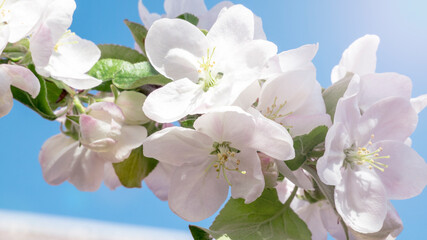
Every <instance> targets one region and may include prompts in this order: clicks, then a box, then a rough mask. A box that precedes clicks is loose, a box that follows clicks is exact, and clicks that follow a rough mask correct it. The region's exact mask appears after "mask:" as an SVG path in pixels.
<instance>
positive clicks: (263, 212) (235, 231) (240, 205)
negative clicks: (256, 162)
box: [202, 188, 311, 240]
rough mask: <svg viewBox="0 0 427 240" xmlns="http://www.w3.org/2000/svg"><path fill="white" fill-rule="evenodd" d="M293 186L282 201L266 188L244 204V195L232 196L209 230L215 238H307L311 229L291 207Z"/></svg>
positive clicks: (274, 191) (247, 239) (284, 239)
mask: <svg viewBox="0 0 427 240" xmlns="http://www.w3.org/2000/svg"><path fill="white" fill-rule="evenodd" d="M296 190H297V189H296V188H295V189H294V191H293V192H292V194H291V197H290V198H289V199H288V201H286V203H285V204H282V203H281V202H280V201H279V199H278V197H277V192H276V190H275V189H265V190H264V192H263V194H262V195H261V197H259V198H258V199H257V200H255V201H254V202H252V203H250V204H245V203H244V200H243V199H233V198H231V199H230V200H229V201H228V202H227V204H226V205H225V207H224V208H223V209H222V210H221V212H220V213H219V215H218V217H217V218H216V219H215V221H214V223H213V224H212V226H211V227H210V230H209V233H210V234H211V235H212V236H213V237H215V238H217V239H220V237H223V238H224V239H233V240H240V239H245V240H264V239H269V240H276V239H277V240H286V239H294V240H306V239H307V240H309V239H311V232H310V230H309V229H308V227H307V225H306V224H305V223H304V221H302V220H301V219H300V218H299V217H298V215H297V214H296V213H295V212H294V211H293V210H292V209H291V208H290V204H291V201H292V199H293V198H294V197H295V194H296ZM224 235H226V236H224ZM202 239H203V238H202Z"/></svg>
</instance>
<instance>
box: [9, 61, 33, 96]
mask: <svg viewBox="0 0 427 240" xmlns="http://www.w3.org/2000/svg"><path fill="white" fill-rule="evenodd" d="M2 71H5V72H7V74H8V75H9V79H10V83H11V84H12V85H13V86H14V87H17V88H19V89H21V90H24V91H26V92H27V93H29V94H30V95H31V97H33V98H36V97H37V95H39V92H40V82H39V80H38V79H37V77H36V76H34V74H33V73H32V72H31V71H30V70H29V69H28V68H24V67H21V66H17V65H2Z"/></svg>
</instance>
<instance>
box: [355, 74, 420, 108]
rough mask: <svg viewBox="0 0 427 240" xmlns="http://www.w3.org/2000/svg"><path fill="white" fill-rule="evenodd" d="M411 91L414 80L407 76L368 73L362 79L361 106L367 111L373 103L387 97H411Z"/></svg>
mask: <svg viewBox="0 0 427 240" xmlns="http://www.w3.org/2000/svg"><path fill="white" fill-rule="evenodd" d="M378 89H381V91H378ZM411 92H412V81H411V79H410V78H408V77H407V76H404V75H400V74H397V73H374V74H367V75H365V76H362V77H361V79H360V91H359V93H358V98H359V107H360V109H361V110H362V111H366V109H368V108H369V107H370V106H372V104H374V103H376V102H378V101H379V100H381V99H384V98H387V97H402V98H405V99H409V98H410V97H411Z"/></svg>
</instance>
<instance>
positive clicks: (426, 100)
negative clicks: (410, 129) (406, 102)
mask: <svg viewBox="0 0 427 240" xmlns="http://www.w3.org/2000/svg"><path fill="white" fill-rule="evenodd" d="M411 104H412V107H413V108H414V109H415V111H416V112H417V113H420V112H421V111H422V110H423V109H424V108H425V107H427V94H424V95H421V96H418V97H416V98H411Z"/></svg>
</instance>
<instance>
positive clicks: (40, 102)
mask: <svg viewBox="0 0 427 240" xmlns="http://www.w3.org/2000/svg"><path fill="white" fill-rule="evenodd" d="M28 68H29V69H30V70H31V71H32V72H33V73H34V75H35V76H36V77H37V78H38V79H39V82H40V93H39V95H38V96H37V97H36V98H35V99H34V98H32V97H31V95H30V94H28V93H27V92H25V91H22V90H21V89H18V88H15V87H13V86H12V87H11V88H12V94H13V97H14V98H15V99H16V100H18V101H19V102H21V103H23V104H24V105H26V106H27V107H29V108H31V109H32V110H34V111H35V112H36V113H38V114H39V115H40V116H42V117H43V118H45V119H48V120H55V119H56V115H55V114H54V113H53V111H54V110H55V109H56V108H57V107H59V106H61V105H64V101H63V100H62V101H59V102H57V101H58V100H59V99H60V96H61V94H62V91H63V90H62V89H60V88H58V87H57V86H56V85H55V84H54V83H52V82H48V81H46V80H45V79H44V78H43V77H41V76H39V75H38V74H37V73H36V71H35V67H34V65H29V66H28Z"/></svg>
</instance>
